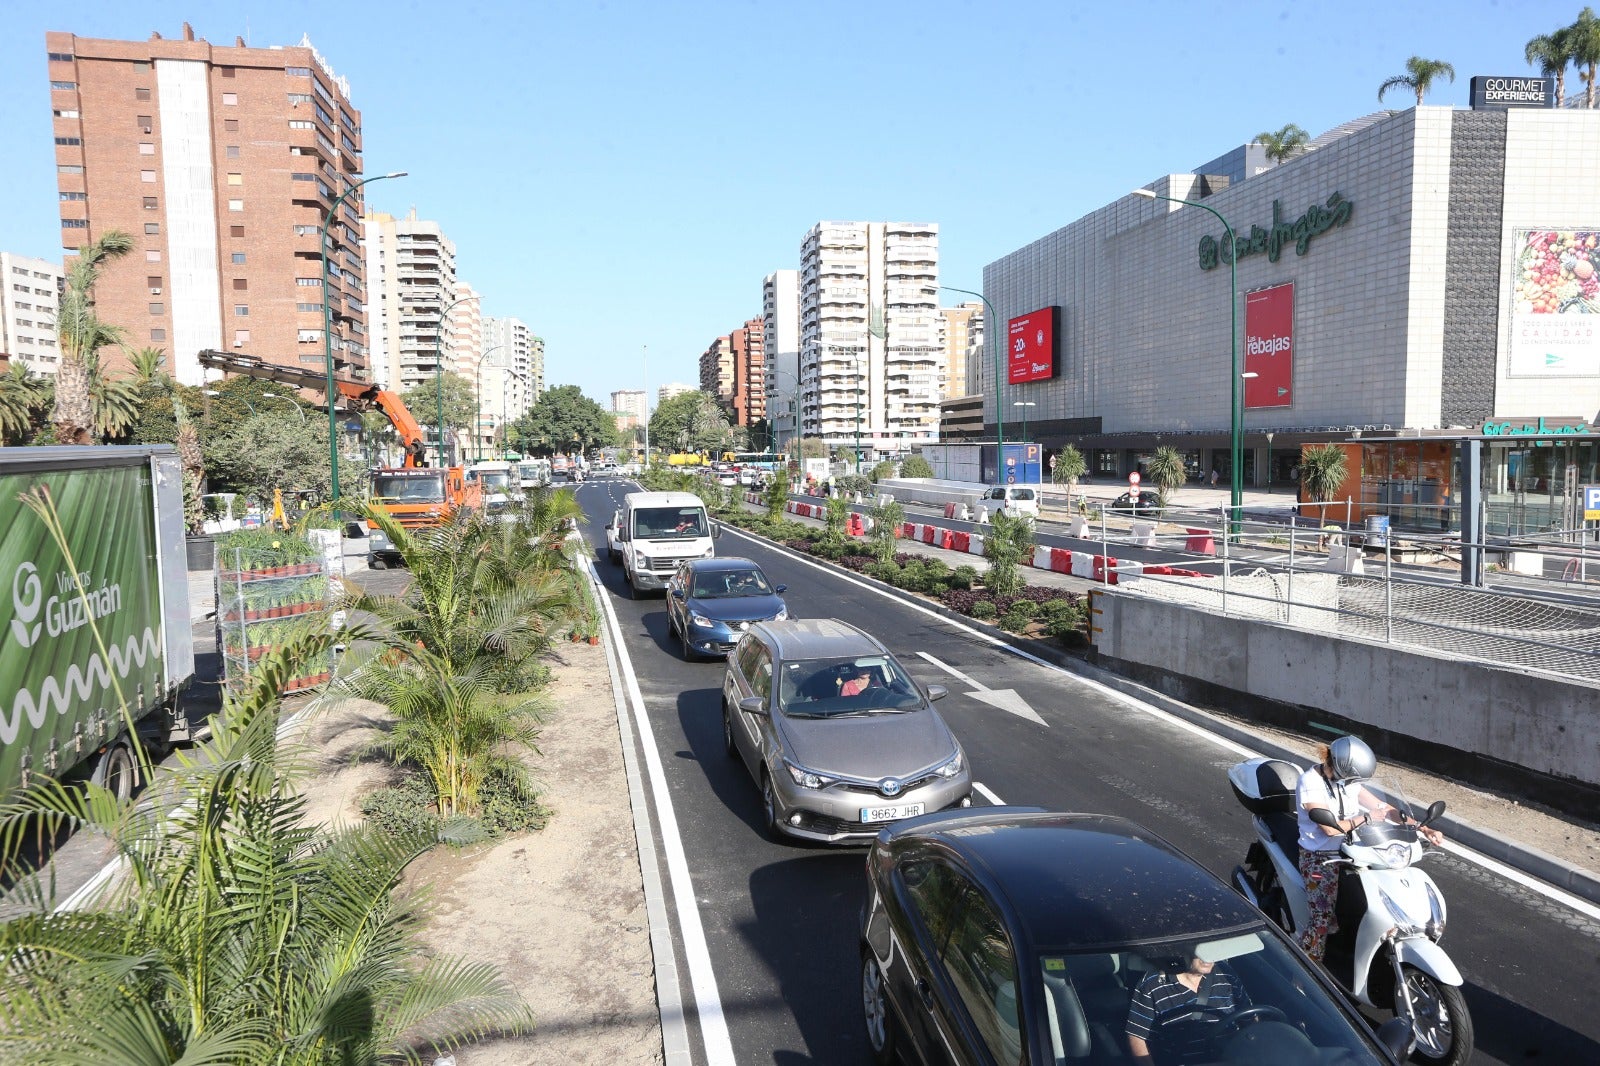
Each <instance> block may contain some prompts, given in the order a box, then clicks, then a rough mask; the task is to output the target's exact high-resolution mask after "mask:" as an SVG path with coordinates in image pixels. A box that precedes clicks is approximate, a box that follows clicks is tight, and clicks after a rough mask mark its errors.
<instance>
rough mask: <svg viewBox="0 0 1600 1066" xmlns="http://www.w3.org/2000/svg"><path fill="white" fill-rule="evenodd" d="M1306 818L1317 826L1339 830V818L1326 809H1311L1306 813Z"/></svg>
mask: <svg viewBox="0 0 1600 1066" xmlns="http://www.w3.org/2000/svg"><path fill="white" fill-rule="evenodd" d="M1306 817H1308V818H1310V819H1311V820H1312V821H1313V822H1314V823H1316V824H1317V825H1320V826H1325V827H1327V828H1329V829H1338V828H1339V816H1338V815H1336V814H1334V813H1333V812H1332V811H1330V810H1328V808H1326V807H1312V808H1310V809H1309V810H1307V811H1306Z"/></svg>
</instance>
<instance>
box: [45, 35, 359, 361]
mask: <svg viewBox="0 0 1600 1066" xmlns="http://www.w3.org/2000/svg"><path fill="white" fill-rule="evenodd" d="M45 47H46V49H47V50H48V52H49V67H50V106H51V108H52V109H53V110H54V115H55V140H56V164H57V166H56V169H57V171H58V177H57V184H58V186H59V190H60V193H61V205H60V206H61V246H62V249H63V252H64V253H66V255H67V256H68V258H69V261H70V258H71V255H72V253H74V252H76V251H77V249H78V247H79V246H80V245H83V244H87V243H89V242H90V241H92V240H94V239H96V238H98V237H100V236H101V235H102V234H104V233H106V232H107V231H109V230H113V229H118V230H122V231H124V232H126V233H128V234H130V235H131V236H132V237H133V239H134V250H133V251H132V252H131V253H130V254H128V255H127V256H124V257H123V258H122V259H120V260H117V261H114V262H112V263H110V264H109V265H108V266H107V267H106V269H105V271H104V273H103V275H102V277H101V281H100V283H99V285H98V287H97V288H96V290H95V296H96V306H97V309H98V311H99V313H100V316H101V318H102V319H104V320H105V321H107V322H109V323H111V324H113V325H117V326H121V327H123V328H124V329H125V330H127V334H128V345H129V347H130V348H140V347H144V346H147V345H149V346H153V347H158V348H162V349H165V351H166V352H167V355H168V364H167V366H168V370H169V371H170V372H171V373H172V374H173V376H174V377H176V378H177V379H178V380H179V381H181V382H184V383H185V384H190V385H197V384H200V383H201V382H202V381H203V380H204V378H205V374H204V372H203V370H202V368H201V367H200V365H199V363H198V362H197V360H196V355H197V353H198V352H199V351H200V350H201V349H204V348H217V349H221V350H223V351H228V352H235V353H240V354H245V355H253V356H256V357H258V358H261V359H265V360H268V361H270V362H275V363H283V364H286V365H290V366H297V367H304V368H310V369H316V368H319V367H321V366H323V363H324V356H323V314H322V312H323V306H322V250H321V247H320V230H321V226H322V223H323V222H324V220H325V219H326V218H327V214H328V211H329V210H330V209H331V208H332V206H333V201H334V198H335V197H337V196H338V195H339V194H340V193H342V192H344V191H345V190H347V189H349V188H350V187H351V185H353V184H354V183H355V182H357V181H359V180H360V177H361V113H360V112H359V111H357V110H356V109H355V108H353V107H352V106H351V105H350V102H349V86H348V85H347V84H346V83H345V81H344V79H342V78H340V77H338V76H337V75H336V74H334V72H333V68H332V67H331V66H330V65H329V64H328V62H327V60H325V59H324V58H323V57H322V56H321V55H320V54H318V53H317V51H316V50H315V49H314V48H312V47H311V44H310V42H309V41H308V40H305V39H302V40H301V42H300V44H299V45H298V46H295V47H287V48H247V47H245V45H244V41H243V39H237V40H236V42H235V44H234V46H233V47H219V46H215V45H212V44H209V43H207V42H206V41H205V40H203V39H201V40H196V39H195V36H194V31H193V30H192V29H190V27H189V25H188V24H187V23H185V24H184V27H183V39H182V40H177V41H172V40H164V39H163V38H162V37H161V36H160V35H159V34H152V35H151V38H150V40H148V41H107V40H94V39H89V38H84V37H77V36H74V35H73V34H70V33H48V34H46V35H45ZM363 210H364V205H363V203H362V199H361V193H360V192H356V193H354V194H352V195H350V196H349V197H347V198H346V199H345V201H344V203H343V205H342V206H341V208H340V211H339V217H337V218H335V219H334V220H333V222H332V224H331V225H330V227H329V231H328V240H329V248H330V251H331V255H330V257H329V263H328V275H329V287H328V293H327V296H328V302H329V306H330V307H331V309H332V320H333V330H332V332H333V338H334V339H333V357H334V367H335V370H337V371H338V372H340V373H346V374H350V375H352V376H355V377H365V375H366V368H367V334H366V310H365V304H366V280H365V271H364V269H363V265H362V257H361V218H362V214H363ZM107 354H108V356H109V357H110V358H111V359H116V358H118V356H117V355H116V354H115V352H114V350H113V351H110V352H108V353H107Z"/></svg>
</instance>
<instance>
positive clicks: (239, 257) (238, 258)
mask: <svg viewBox="0 0 1600 1066" xmlns="http://www.w3.org/2000/svg"><path fill="white" fill-rule="evenodd" d="M233 261H234V262H235V263H243V262H244V253H243V252H234V253H233Z"/></svg>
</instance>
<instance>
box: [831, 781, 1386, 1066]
mask: <svg viewBox="0 0 1600 1066" xmlns="http://www.w3.org/2000/svg"><path fill="white" fill-rule="evenodd" d="M1202 971H1209V972H1210V974H1211V976H1209V977H1206V978H1204V979H1203V982H1202V983H1201V988H1202V989H1205V990H1206V992H1205V994H1204V995H1203V996H1197V995H1194V994H1193V993H1189V994H1187V995H1185V994H1179V995H1177V996H1174V995H1173V994H1172V992H1173V989H1174V987H1175V985H1174V982H1175V981H1176V980H1177V975H1178V974H1179V973H1197V972H1202ZM1218 974H1220V975H1221V977H1218V976H1217V975H1218ZM1185 987H1187V986H1185ZM861 990H862V1005H863V1009H864V1013H865V1017H866V1027H867V1036H868V1038H869V1041H870V1044H871V1048H872V1052H873V1056H874V1058H875V1059H876V1061H877V1062H879V1063H881V1064H887V1063H890V1062H893V1061H895V1060H896V1056H897V1055H898V1054H901V1053H903V1054H904V1058H905V1059H906V1060H907V1061H911V1062H921V1063H926V1064H929V1066H933V1064H943V1063H961V1064H966V1063H985V1064H987V1063H1021V1062H1028V1063H1063V1064H1064V1063H1091V1062H1094V1063H1100V1062H1132V1061H1134V1059H1133V1050H1132V1045H1131V1043H1130V1034H1138V1033H1143V1034H1144V1035H1143V1036H1140V1037H1138V1039H1140V1040H1141V1041H1143V1042H1145V1043H1147V1045H1148V1046H1147V1047H1146V1048H1145V1049H1144V1050H1145V1051H1147V1052H1148V1053H1150V1055H1151V1058H1152V1060H1153V1062H1154V1064H1155V1066H1167V1064H1169V1063H1189V1062H1206V1063H1234V1064H1239V1066H1287V1064H1297V1063H1341V1064H1348V1066H1356V1064H1382V1063H1394V1062H1396V1061H1398V1060H1399V1059H1400V1058H1401V1057H1403V1056H1404V1054H1405V1052H1406V1050H1407V1045H1408V1044H1409V1041H1410V1033H1411V1029H1410V1023H1409V1022H1407V1021H1405V1020H1398V1022H1390V1023H1389V1024H1387V1025H1385V1026H1384V1028H1383V1029H1382V1030H1380V1033H1379V1037H1381V1040H1380V1038H1378V1037H1375V1036H1374V1034H1373V1033H1372V1031H1371V1030H1370V1029H1369V1028H1368V1027H1367V1024H1366V1022H1365V1020H1364V1019H1363V1018H1362V1017H1361V1016H1360V1015H1359V1014H1357V1013H1356V1012H1355V1011H1354V1010H1353V1009H1352V1008H1351V1006H1350V1005H1349V1003H1348V1002H1347V1001H1346V1000H1345V999H1343V998H1342V997H1341V996H1340V994H1339V992H1338V990H1337V989H1336V988H1335V987H1334V986H1333V985H1332V984H1331V983H1330V982H1329V981H1328V980H1327V979H1326V978H1325V977H1324V976H1323V975H1322V973H1321V972H1320V971H1319V970H1318V969H1317V967H1316V966H1315V965H1313V964H1312V963H1311V962H1310V961H1309V960H1308V959H1307V958H1306V957H1305V955H1303V954H1302V953H1301V952H1300V950H1299V948H1297V947H1295V946H1294V945H1293V944H1292V943H1291V942H1290V940H1289V939H1288V938H1287V937H1286V936H1284V935H1283V934H1282V933H1281V932H1280V931H1279V930H1278V928H1277V926H1275V925H1273V924H1272V923H1271V922H1269V921H1267V920H1266V918H1265V917H1264V916H1263V915H1262V914H1261V912H1260V911H1258V910H1256V909H1255V908H1254V907H1252V906H1250V905H1249V904H1248V903H1246V902H1245V901H1244V900H1243V899H1242V898H1241V897H1240V896H1239V895H1238V894H1237V893H1236V892H1234V891H1233V890H1232V889H1231V888H1229V887H1228V886H1227V885H1226V884H1224V883H1223V882H1222V881H1221V880H1219V879H1218V878H1216V877H1214V876H1213V875H1212V874H1210V873H1209V872H1207V871H1206V870H1205V869H1203V868H1202V867H1201V866H1200V865H1199V864H1198V863H1196V862H1194V861H1193V860H1192V859H1190V858H1189V857H1188V856H1186V855H1184V854H1183V853H1182V852H1180V851H1178V850H1177V849H1176V848H1174V847H1173V846H1172V845H1171V844H1169V843H1167V842H1166V841H1165V840H1163V839H1161V838H1160V837H1158V836H1156V835H1155V834H1153V833H1151V832H1149V831H1148V830H1145V829H1143V828H1141V827H1139V826H1138V825H1135V824H1134V823H1132V822H1128V821H1125V820H1123V819H1121V818H1112V817H1108V816H1103V815H1094V814H1057V813H1051V812H1048V811H1043V810H1039V809H1037V808H1024V807H985V808H973V809H971V810H966V811H958V812H951V813H947V814H940V815H930V816H927V817H924V818H915V819H911V820H909V821H905V822H900V823H898V824H896V825H894V826H891V827H889V828H886V829H884V830H883V831H882V832H881V833H879V834H878V838H877V840H876V841H875V842H874V844H873V847H872V850H871V852H870V853H869V854H868V856H867V903H866V906H865V908H864V909H863V911H862V919H861ZM1195 991H1199V990H1195ZM1186 1000H1187V1002H1185V1001H1186ZM1151 1019H1154V1020H1153V1021H1152V1020H1151Z"/></svg>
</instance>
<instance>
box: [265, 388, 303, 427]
mask: <svg viewBox="0 0 1600 1066" xmlns="http://www.w3.org/2000/svg"><path fill="white" fill-rule="evenodd" d="M261 395H262V396H265V397H266V398H267V399H269V400H288V401H289V404H290V406H292V407H293V408H294V413H295V414H297V415H299V416H300V424H301V425H302V426H303V425H306V424H307V423H306V409H305V408H304V407H301V406H300V405H299V404H297V403H295V402H294V400H293V399H291V398H290V397H288V396H280V395H278V394H277V393H275V392H263V393H262V394H261Z"/></svg>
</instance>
